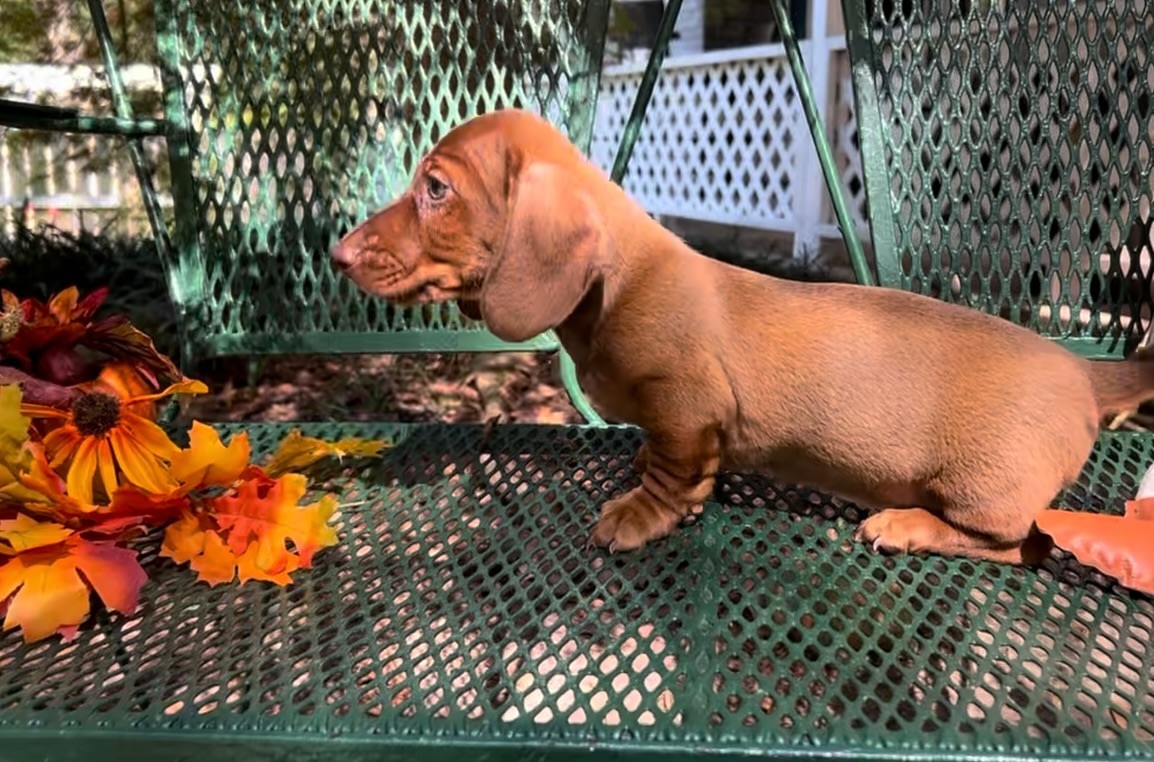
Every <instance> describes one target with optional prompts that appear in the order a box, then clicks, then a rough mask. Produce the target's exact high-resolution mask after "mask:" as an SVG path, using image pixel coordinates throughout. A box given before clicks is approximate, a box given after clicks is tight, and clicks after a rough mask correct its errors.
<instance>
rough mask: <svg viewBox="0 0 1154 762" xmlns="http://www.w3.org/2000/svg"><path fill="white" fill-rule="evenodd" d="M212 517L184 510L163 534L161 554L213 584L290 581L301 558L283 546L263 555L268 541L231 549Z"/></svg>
mask: <svg viewBox="0 0 1154 762" xmlns="http://www.w3.org/2000/svg"><path fill="white" fill-rule="evenodd" d="M214 523H215V522H214V520H213V519H211V518H209V517H208V516H206V515H197V514H194V513H191V512H190V513H185V514H184V515H183V516H181V518H180V520H179V521H176V522H174V523H173V524H171V525H169V527H168V528H167V530H166V531H165V533H164V543H163V545H162V546H161V550H160V555H161V556H163V557H165V558H171V559H172V560H173V561H175V562H176V563H178V564H183V563H187V564H188V565H189V566H190V567H191V568H192V570H193V571H195V572H196V573H197V578H198V579H200V580H201V581H203V582H207V583H208V584H209V585H211V586H216V585H219V584H222V583H226V582H232V581H233V579H236V578H238V577H239V579H240V582H241V583H244V582H248V581H249V580H261V581H266V582H273V583H275V584H278V585H282V586H284V585H288V584H290V583H291V582H292V577H291V576H290V575H291V574H292V572H294V571H296V570H297V569H299V568H300V567H301V560H300V558H299V557H298V556H297V555H295V554H293V553H288V552H285V551H284V549H283V545H282V549H281V551H280V552H279V553H274V554H273V555H272V557H266V554H267V552H268V548H269V547H270V546H269V545H268V544H265V543H261V542H252V543H250V544H248V546H247V547H246V548H244V549H243V550H242V552H240V553H235V552H233V549H232V548H231V547H230V546H229V544H228V543H227V542H226V540H225V539H224V537H223V536H222V532H221V531H218V530H217V529H214V528H213V525H214Z"/></svg>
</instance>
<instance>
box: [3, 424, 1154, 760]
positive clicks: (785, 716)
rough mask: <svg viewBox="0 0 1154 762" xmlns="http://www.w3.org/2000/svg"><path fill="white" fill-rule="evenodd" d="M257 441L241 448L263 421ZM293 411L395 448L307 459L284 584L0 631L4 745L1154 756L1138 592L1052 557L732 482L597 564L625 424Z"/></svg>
mask: <svg viewBox="0 0 1154 762" xmlns="http://www.w3.org/2000/svg"><path fill="white" fill-rule="evenodd" d="M250 431H252V432H254V434H255V437H254V443H255V444H256V446H257V447H258V448H259V449H267V448H269V447H270V446H271V445H272V444H273V443H274V442H275V441H276V440H277V439H278V438H279V437H280V436H283V434H284V433H285V429H284V428H283V427H279V426H277V425H272V424H270V425H267V426H260V427H252V428H250ZM305 431H306V433H310V434H313V435H318V436H342V435H346V434H359V435H362V436H382V435H383V436H394V437H396V438H397V439H398V440H399V442H400V444H399V445H398V446H397V447H396V448H395V449H394V450H393V451H392V452H391V453H390V454H389V455H388V456H387V457H386V458H385V459H384V461H383V462H381V463H376V464H372V465H363V464H362V465H358V466H356V467H352V466H346V467H345V469H344V471H340V470H337V469H336V468H334V470H332V471H331V472H330V473H328V474H326V475H322V479H324V480H325V481H326V482H327V483H328V485H329V486H330V487H332V488H335V489H339V490H341V494H342V499H343V500H344V501H345V503H346V504H348V507H346V508H344V509H343V510H342V515H341V517H340V518H339V521H340V522H341V534H342V540H343V542H342V545H340V546H339V547H338V548H332V549H329V550H326V551H325V552H324V554H323V555H321V556H318V559H317V560H318V565H317V566H316V567H315V568H314V569H312V570H311V571H309V572H308V573H305V574H301V575H300V576H299V582H298V583H296V584H294V585H293V586H292V587H289V588H287V589H281V588H276V587H273V586H266V585H259V584H251V585H245V586H236V585H226V586H221V587H218V588H215V589H210V588H208V587H207V586H205V585H203V584H201V583H196V582H194V581H193V576H192V574H191V573H189V572H188V570H187V569H183V568H181V569H177V568H175V567H174V566H173V565H171V564H170V563H169V562H168V561H165V560H163V559H156V558H152V559H150V560H149V561H148V562H147V568H148V569H149V572H150V575H151V577H152V581H151V582H150V583H149V585H148V586H147V587H146V588H145V595H144V602H143V607H142V610H141V613H139V614H138V615H135V616H133V617H131V618H127V619H125V618H122V617H118V616H108V615H104V614H102V615H100V616H98V617H96V619H95V620H94V621H93V622H91V623H89V624H87V625H86V626H85V627H83V628H82V629H81V632H80V635H79V637H78V639H77V640H76V641H75V642H73V643H69V644H62V643H60V642H58V641H56V640H52V641H47V642H44V643H41V644H36V645H33V646H24V645H22V644H21V642H20V640H19V637H18V635H16V634H14V633H9V634H6V635H4V636H3V637H2V638H0V739H3V743H4V747H5V749H15V748H20V749H26V750H28V753H29V754H30V755H31V754H33V753H39V754H42V755H47V754H48V752H50V751H52V750H53V749H54V748H55V747H54V746H53V744H56V743H59V742H60V741H61V739H64V740H65V741H67V740H68V739H70V738H71V739H73V740H75V739H77V738H84V739H86V741H85V744H86V745H85V746H84V747H83V748H89V749H92V748H97V747H93V746H90V745H88V744H89V743H90V742H96V743H99V741H100V740H101V739H115V748H116V751H117V752H119V753H122V752H123V751H125V750H127V749H128V747H129V746H130V745H131V744H134V743H135V744H139V745H140V746H139V747H134V748H143V747H144V746H145V745H147V744H151V743H157V742H158V741H157V739H170V740H171V739H176V740H178V741H179V740H181V739H183V740H184V742H186V743H188V742H191V741H192V740H194V739H195V740H197V741H198V742H200V743H209V742H211V741H212V740H213V739H216V740H217V741H219V742H220V745H219V746H217V747H215V748H214V751H213V754H214V756H220V757H227V758H229V759H233V758H235V759H249V758H251V754H252V753H253V750H254V749H255V748H257V747H259V748H262V749H265V748H268V749H269V750H270V751H269V752H268V753H269V754H272V752H271V749H272V748H274V747H273V746H272V744H276V743H280V744H286V745H291V744H297V745H298V746H297V747H296V751H297V752H299V753H304V752H305V751H306V749H307V747H305V746H302V745H301V744H304V743H305V742H307V741H310V740H313V741H320V740H325V739H329V738H331V737H339V738H340V739H341V740H342V741H343V742H345V743H350V744H351V743H356V742H362V743H364V744H366V745H370V744H385V743H387V744H390V747H389V748H392V749H394V750H396V749H397V748H398V745H399V746H401V747H404V748H406V749H408V750H409V751H410V752H414V751H416V752H419V754H420V755H421V756H423V755H424V754H427V753H430V752H431V751H435V750H436V749H438V748H440V749H450V750H451V749H452V748H453V745H454V744H478V745H481V746H485V747H486V748H487V749H488V750H489V751H490V752H492V751H495V750H496V749H497V747H494V746H492V744H494V743H504V744H505V746H504V749H505V752H506V756H504V757H501V755H500V754H498V755H497V756H498V758H530V757H531V758H534V759H540V758H544V757H546V756H548V752H549V751H550V750H552V751H557V750H559V749H565V748H573V749H578V750H580V749H588V748H589V747H590V746H591V745H595V744H600V743H611V742H612V743H624V744H626V745H627V746H630V745H631V746H632V747H633V748H641V746H644V747H645V748H647V749H649V750H650V751H656V752H658V753H660V754H668V753H672V752H674V751H677V750H685V749H696V750H698V751H700V750H701V749H704V748H709V749H716V750H726V749H729V750H738V749H740V750H744V751H748V752H753V751H756V752H758V753H773V752H775V751H779V752H782V753H788V754H796V753H799V752H800V753H806V752H815V751H825V752H830V751H836V750H838V749H843V750H844V749H846V748H856V749H858V750H865V749H871V754H875V755H885V754H888V755H892V756H893V757H902V758H905V759H912V758H915V757H917V756H919V755H921V757H922V758H929V759H944V758H947V757H949V756H951V755H953V756H954V757H959V756H962V755H965V758H967V759H975V758H980V757H983V756H985V757H987V758H993V757H996V758H998V759H1005V758H1006V756H1005V755H1009V754H1014V753H1019V754H1027V755H1032V757H1031V758H1039V757H1042V758H1045V757H1047V756H1055V757H1075V756H1080V755H1086V756H1093V755H1097V754H1100V753H1111V754H1115V755H1121V754H1124V753H1126V754H1133V755H1139V756H1142V755H1144V756H1146V757H1154V683H1152V681H1151V679H1150V677H1151V675H1152V674H1154V651H1151V650H1150V649H1149V647H1148V642H1149V639H1150V635H1151V631H1152V630H1154V603H1152V601H1151V599H1150V598H1149V597H1145V596H1140V595H1133V594H1131V593H1129V592H1127V591H1125V590H1123V589H1120V588H1118V587H1117V586H1115V585H1114V584H1113V583H1112V581H1111V580H1109V579H1107V578H1104V577H1103V576H1101V575H1099V574H1098V573H1096V572H1094V571H1092V570H1088V569H1086V568H1084V567H1081V566H1080V565H1078V564H1077V563H1076V562H1074V561H1072V560H1070V559H1069V558H1068V557H1065V556H1057V555H1056V556H1055V557H1054V558H1053V559H1051V560H1050V561H1049V562H1047V563H1046V564H1045V566H1044V567H1043V568H1041V569H1039V570H1025V569H1021V568H1015V567H1007V566H1000V565H993V564H982V563H971V562H966V561H959V560H946V559H942V558H939V557H930V558H924V559H919V558H892V557H883V556H879V555H874V554H872V553H871V552H869V551H868V550H866V549H865V548H864V547H862V546H861V545H858V544H856V543H854V542H853V541H852V540H851V539H850V538H851V534H852V531H853V526H854V524H855V523H856V522H857V521H858V520H859V519H860V512H859V511H858V510H857V509H856V508H854V507H853V506H851V505H846V504H844V503H840V502H836V501H832V502H831V501H830V500H829V499H828V498H826V497H824V496H822V495H820V494H817V493H815V492H812V491H810V490H806V489H798V488H789V487H783V486H779V485H774V484H772V483H769V482H765V481H761V480H751V479H749V478H745V477H738V476H733V475H728V476H725V477H724V478H723V479H722V482H721V484H720V485H719V487H718V490H717V493H716V496H715V502H714V503H713V504H711V505H709V506H708V507H707V510H706V511H705V512H704V513H703V514H702V515H701V516H700V517H698V518H697V519H696V521H695V523H693V524H691V525H689V526H687V527H685V528H684V529H682V530H681V531H680V532H679V533H677V534H676V535H675V536H673V537H672V538H669V539H667V540H665V541H662V542H658V543H655V544H653V545H652V546H650V547H648V548H646V549H645V550H643V551H641V552H639V553H636V554H629V555H623V556H619V557H612V556H609V555H607V554H605V553H604V552H602V551H599V550H596V549H589V548H586V547H585V540H586V537H587V533H588V531H589V529H590V527H591V526H592V522H593V520H594V518H595V516H596V510H597V506H598V504H599V502H600V501H601V500H603V499H604V498H605V497H606V496H607V495H609V494H611V493H615V492H616V491H618V490H620V489H624V488H626V487H628V486H631V485H632V484H634V483H635V480H636V477H635V475H634V474H633V473H632V471H631V470H630V465H629V464H630V460H631V457H632V454H633V450H634V448H635V447H636V445H637V443H638V437H637V434H636V432H635V431H633V430H628V429H612V428H611V429H601V430H594V429H587V428H578V427H546V426H510V427H498V428H496V429H494V430H493V431H491V432H490V433H488V434H486V433H485V431H484V429H483V428H481V427H473V426H452V427H445V426H430V427H427V428H420V427H415V428H400V427H388V426H379V425H378V426H367V425H361V426H351V425H348V426H346V425H339V426H338V425H331V426H312V427H307V428H306V430H305ZM434 453H439V454H434ZM1152 455H1154V447H1152V445H1151V441H1150V439H1149V438H1145V437H1138V436H1132V435H1127V434H1112V435H1107V436H1104V437H1103V440H1102V442H1101V443H1100V445H1099V447H1098V449H1097V450H1096V451H1095V453H1094V455H1093V457H1092V458H1091V460H1090V462H1089V464H1088V465H1087V468H1086V470H1085V473H1084V474H1083V477H1082V479H1081V480H1080V482H1079V483H1078V485H1077V486H1076V487H1075V488H1073V489H1072V490H1071V494H1069V495H1067V496H1065V498H1064V500H1077V501H1079V502H1084V503H1085V504H1086V506H1087V507H1088V508H1091V509H1096V510H1117V509H1118V507H1119V505H1120V501H1121V499H1122V497H1123V496H1125V495H1129V494H1132V493H1133V490H1134V489H1135V487H1136V485H1137V481H1138V480H1139V478H1140V474H1141V471H1142V469H1143V468H1144V465H1145V464H1146V463H1148V462H1149V460H1150V458H1151V456H1152ZM29 729H36V730H37V731H39V732H38V733H36V734H35V735H32V736H28V735H27V734H26V731H27V730H29ZM55 731H62V733H57V732H55ZM121 731H132V732H131V733H130V734H128V735H120V732H121ZM209 731H212V732H213V733H215V735H213V736H211V737H210V736H209ZM30 738H31V739H33V740H32V741H29V740H28V739H30ZM10 739H11V743H10ZM258 739H259V740H258ZM430 742H432V743H431V744H430ZM17 743H20V744H24V745H23V746H19V747H17V746H13V745H12V744H17ZM265 743H267V744H269V746H268V747H265V746H262V745H261V744H265ZM254 744H255V745H254ZM406 744H409V745H408V746H406ZM74 748H78V747H74ZM184 748H185V751H186V753H187V749H188V748H191V747H184ZM198 748H202V749H203V748H205V747H198ZM339 748H352V747H345V746H342V747H339ZM332 749H333V747H332V746H331V745H330V746H329V750H330V751H332ZM377 753H378V754H380V753H383V749H380V748H379V749H378V751H377ZM447 753H448V752H447ZM457 753H459V752H457ZM246 755H247V756H246ZM903 755H904V756H903ZM999 755H1000V756H999ZM368 756H369V755H368V753H365V754H363V755H362V756H359V757H356V758H358V759H360V758H368ZM156 758H171V757H163V756H159V757H156ZM309 758H312V757H309ZM374 758H377V757H374Z"/></svg>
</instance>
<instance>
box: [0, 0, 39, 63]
mask: <svg viewBox="0 0 1154 762" xmlns="http://www.w3.org/2000/svg"><path fill="white" fill-rule="evenodd" d="M41 4H42V3H40V2H37V0H4V2H3V3H0V61H4V62H9V61H28V60H32V59H34V58H36V57H37V55H38V51H39V48H40V45H41V43H42V41H43V38H44V24H43V21H42V19H41V13H40V9H39V7H38V6H40V5H41Z"/></svg>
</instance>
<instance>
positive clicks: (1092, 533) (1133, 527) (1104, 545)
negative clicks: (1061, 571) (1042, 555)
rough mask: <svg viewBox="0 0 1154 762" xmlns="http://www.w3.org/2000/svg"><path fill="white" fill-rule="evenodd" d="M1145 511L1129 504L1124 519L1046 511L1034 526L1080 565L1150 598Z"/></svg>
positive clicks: (1152, 551)
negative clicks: (1091, 567) (1110, 577)
mask: <svg viewBox="0 0 1154 762" xmlns="http://www.w3.org/2000/svg"><path fill="white" fill-rule="evenodd" d="M1132 502H1138V501H1132ZM1149 511H1150V507H1149V506H1147V505H1142V506H1141V507H1136V508H1132V507H1131V504H1129V503H1128V504H1127V515H1125V516H1111V515H1107V514H1103V513H1087V512H1080V511H1064V510H1055V509H1050V510H1045V511H1042V512H1041V513H1039V514H1038V515H1037V517H1036V518H1035V523H1036V524H1037V526H1038V529H1039V530H1041V531H1042V532H1045V533H1046V534H1048V535H1050V537H1051V538H1053V540H1054V544H1056V545H1057V546H1058V547H1060V548H1063V549H1065V550H1068V551H1069V552H1070V553H1072V554H1073V555H1074V557H1075V558H1077V559H1078V560H1079V561H1080V562H1082V563H1083V564H1086V565H1087V566H1093V567H1094V568H1096V569H1098V570H1100V571H1102V572H1104V573H1106V574H1109V575H1111V576H1112V577H1115V578H1116V579H1117V580H1118V582H1119V583H1121V584H1122V585H1123V586H1125V587H1128V588H1131V589H1132V590H1138V591H1140V592H1143V593H1149V594H1151V595H1154V520H1152V519H1151V518H1150V515H1149V513H1148V512H1149Z"/></svg>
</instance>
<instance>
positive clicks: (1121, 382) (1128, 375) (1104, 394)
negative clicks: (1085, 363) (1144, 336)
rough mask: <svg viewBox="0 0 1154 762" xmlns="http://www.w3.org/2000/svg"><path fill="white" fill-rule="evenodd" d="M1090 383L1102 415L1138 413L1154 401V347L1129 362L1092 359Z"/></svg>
mask: <svg viewBox="0 0 1154 762" xmlns="http://www.w3.org/2000/svg"><path fill="white" fill-rule="evenodd" d="M1090 383H1091V385H1092V386H1093V387H1094V398H1095V399H1096V400H1097V401H1098V410H1099V413H1100V414H1101V415H1102V416H1107V415H1116V414H1118V413H1123V412H1127V411H1132V410H1134V409H1135V408H1137V407H1138V406H1139V405H1141V404H1142V403H1143V402H1145V401H1146V400H1149V399H1152V398H1154V347H1144V348H1140V349H1138V350H1137V351H1135V352H1134V354H1132V355H1130V356H1129V357H1127V358H1126V359H1125V360H1091V361H1090Z"/></svg>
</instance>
